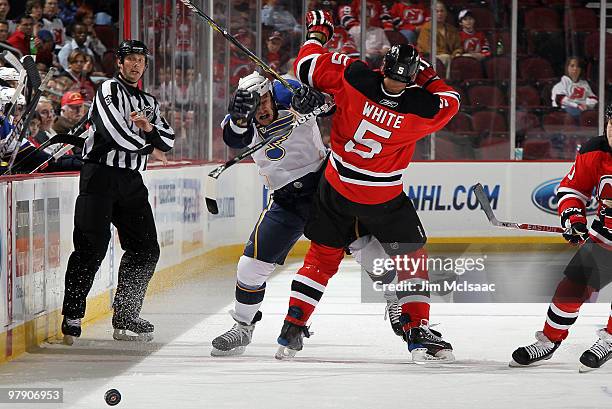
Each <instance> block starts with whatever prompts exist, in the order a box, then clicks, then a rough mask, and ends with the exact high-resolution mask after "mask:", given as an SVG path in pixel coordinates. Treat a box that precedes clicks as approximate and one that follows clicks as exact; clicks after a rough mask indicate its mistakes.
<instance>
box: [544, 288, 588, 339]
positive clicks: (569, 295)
mask: <svg viewBox="0 0 612 409" xmlns="http://www.w3.org/2000/svg"><path fill="white" fill-rule="evenodd" d="M592 292H593V289H592V288H591V287H588V286H586V285H584V284H580V283H576V282H574V281H571V280H570V279H568V278H564V279H563V280H561V282H560V283H559V285H558V286H557V290H556V291H555V295H554V296H553V299H552V302H551V303H550V306H549V307H548V313H547V317H546V322H545V323H544V335H546V337H547V338H548V339H550V340H551V341H552V342H559V341H563V340H564V339H565V338H567V335H568V334H569V329H570V327H571V326H572V324H573V323H574V322H576V320H577V319H578V313H579V311H580V307H581V306H582V304H583V303H584V301H585V300H587V299H588V298H589V297H590V296H591V293H592Z"/></svg>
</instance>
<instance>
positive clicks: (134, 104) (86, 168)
mask: <svg viewBox="0 0 612 409" xmlns="http://www.w3.org/2000/svg"><path fill="white" fill-rule="evenodd" d="M148 55H149V50H148V49H147V47H146V45H145V44H144V43H142V42H141V41H137V40H125V41H123V42H122V43H121V44H120V45H119V48H118V49H117V65H118V67H119V72H118V74H117V75H116V76H115V77H114V78H112V79H110V80H107V81H104V82H103V83H102V85H100V87H99V88H98V90H97V92H96V96H95V100H94V103H93V104H92V106H91V109H90V110H89V123H90V124H91V127H90V128H89V131H88V132H89V135H88V137H87V139H86V141H85V146H84V147H83V162H84V163H83V168H82V169H81V176H80V181H79V196H78V197H77V200H76V205H75V211H74V233H73V240H74V252H73V253H72V254H71V255H70V259H69V260H68V268H67V270H66V281H65V294H64V303H63V309H62V314H63V315H64V319H63V321H62V332H63V333H64V341H65V343H67V344H69V345H70V344H72V343H73V341H74V337H79V336H80V335H81V318H83V316H84V315H85V303H86V298H87V294H88V293H89V290H90V289H91V286H92V284H93V280H94V276H95V275H96V272H97V271H98V268H99V267H100V263H101V262H102V260H103V259H104V256H105V254H106V249H107V247H108V242H109V240H110V238H111V234H110V225H111V223H112V224H113V225H114V226H115V227H116V228H117V232H118V234H119V240H120V242H121V247H122V248H123V249H124V250H125V254H124V255H123V257H122V259H121V264H120V266H119V282H118V284H117V292H116V294H115V300H114V302H113V308H114V313H113V327H114V329H115V330H114V333H113V338H115V339H117V340H146V341H148V340H151V339H153V329H154V328H153V324H151V323H150V322H148V321H146V320H144V319H142V318H140V317H139V315H140V310H141V308H142V302H143V300H144V296H145V293H146V290H147V286H148V284H149V280H150V279H151V276H152V275H153V272H154V270H155V266H156V264H157V260H158V259H159V245H158V243H157V232H156V229H155V221H154V220H153V212H152V210H151V205H150V204H149V200H148V194H149V193H148V191H147V188H146V187H145V185H144V183H143V181H142V176H141V175H140V171H141V170H145V169H146V166H147V158H148V156H149V155H153V157H154V158H157V159H159V160H162V161H163V162H164V163H166V157H165V154H164V152H167V151H169V150H170V149H172V146H173V145H174V131H173V129H172V128H171V127H170V125H169V124H168V122H167V121H166V120H165V119H164V118H162V117H161V115H160V111H159V104H158V102H157V100H156V99H155V98H154V97H153V96H152V95H150V94H147V93H146V92H143V91H141V90H140V89H139V88H138V81H139V80H140V79H141V77H142V75H143V74H144V71H145V70H146V68H147V58H148Z"/></svg>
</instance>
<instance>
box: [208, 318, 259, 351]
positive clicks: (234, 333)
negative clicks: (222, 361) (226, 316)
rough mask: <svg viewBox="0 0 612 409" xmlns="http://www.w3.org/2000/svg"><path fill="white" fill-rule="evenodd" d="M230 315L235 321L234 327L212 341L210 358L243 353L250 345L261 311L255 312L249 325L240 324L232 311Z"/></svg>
mask: <svg viewBox="0 0 612 409" xmlns="http://www.w3.org/2000/svg"><path fill="white" fill-rule="evenodd" d="M230 315H231V316H232V318H233V319H234V321H236V323H235V324H234V326H233V327H232V328H231V329H230V330H229V331H227V332H225V333H223V334H221V335H219V336H218V337H217V338H215V339H213V342H212V346H213V349H212V351H210V355H212V356H232V355H241V354H243V353H244V350H245V349H246V346H247V345H249V344H250V343H251V338H252V337H253V331H254V330H255V324H256V323H257V321H259V320H261V311H257V314H255V317H253V321H251V323H250V324H247V323H245V322H240V321H239V320H238V318H236V313H235V312H234V311H233V310H232V311H230Z"/></svg>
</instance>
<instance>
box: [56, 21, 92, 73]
mask: <svg viewBox="0 0 612 409" xmlns="http://www.w3.org/2000/svg"><path fill="white" fill-rule="evenodd" d="M71 31H72V40H70V41H68V42H66V44H64V46H63V47H62V49H61V50H60V52H59V53H58V55H57V57H58V60H59V63H60V65H61V66H62V67H63V68H64V69H65V70H68V56H70V54H71V53H72V52H73V51H75V50H79V51H80V52H82V53H83V54H87V55H90V56H92V57H93V56H94V52H93V51H92V50H91V49H90V48H89V47H88V46H87V26H85V24H83V23H75V24H74V25H73V26H72V30H71Z"/></svg>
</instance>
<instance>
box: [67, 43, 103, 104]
mask: <svg viewBox="0 0 612 409" xmlns="http://www.w3.org/2000/svg"><path fill="white" fill-rule="evenodd" d="M87 62H88V61H87V54H85V53H83V52H82V51H79V50H74V51H73V52H71V53H70V56H69V57H68V69H67V70H65V71H64V72H63V75H64V76H66V77H69V78H70V79H71V80H72V81H74V85H72V87H71V88H70V89H72V90H77V91H79V92H80V93H81V94H82V95H83V97H84V98H85V99H86V100H87V101H90V102H91V101H93V97H94V90H95V85H94V83H93V82H92V81H91V79H90V78H89V75H88V73H87V72H85V71H84V69H83V68H84V67H85V64H87Z"/></svg>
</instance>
